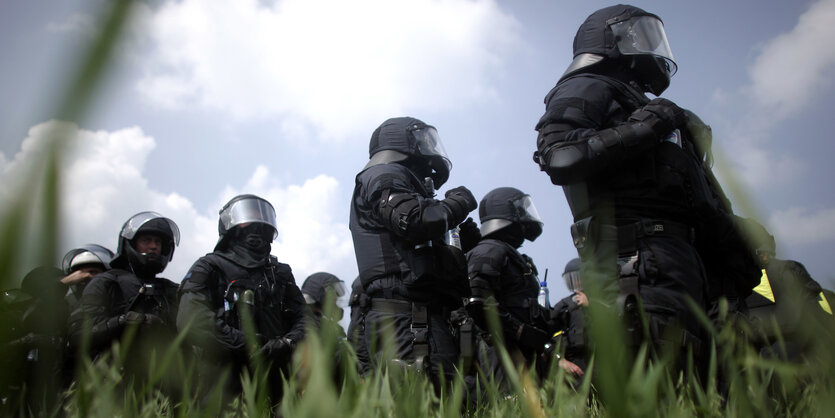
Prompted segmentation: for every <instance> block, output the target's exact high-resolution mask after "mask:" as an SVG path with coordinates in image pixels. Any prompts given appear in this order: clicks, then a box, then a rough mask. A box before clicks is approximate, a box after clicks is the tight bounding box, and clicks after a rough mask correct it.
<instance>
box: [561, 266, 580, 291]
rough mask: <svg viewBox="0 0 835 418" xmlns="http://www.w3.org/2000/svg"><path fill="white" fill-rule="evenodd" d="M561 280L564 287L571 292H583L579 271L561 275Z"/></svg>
mask: <svg viewBox="0 0 835 418" xmlns="http://www.w3.org/2000/svg"><path fill="white" fill-rule="evenodd" d="M562 279H563V280H565V287H567V288H568V290H570V291H572V292H579V291H582V290H583V282H582V281H581V280H580V271H579V270H575V271H567V272H565V273H563V275H562Z"/></svg>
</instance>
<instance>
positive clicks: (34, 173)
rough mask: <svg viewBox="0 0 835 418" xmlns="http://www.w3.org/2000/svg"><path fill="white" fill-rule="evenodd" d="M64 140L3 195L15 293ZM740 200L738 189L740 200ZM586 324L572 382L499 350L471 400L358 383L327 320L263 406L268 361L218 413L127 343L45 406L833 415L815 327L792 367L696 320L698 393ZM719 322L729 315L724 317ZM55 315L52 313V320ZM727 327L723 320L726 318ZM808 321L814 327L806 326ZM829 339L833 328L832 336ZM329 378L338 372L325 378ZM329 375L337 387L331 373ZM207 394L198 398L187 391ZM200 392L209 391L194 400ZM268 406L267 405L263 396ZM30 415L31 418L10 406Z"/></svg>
mask: <svg viewBox="0 0 835 418" xmlns="http://www.w3.org/2000/svg"><path fill="white" fill-rule="evenodd" d="M133 4H134V3H133V2H132V1H129V0H117V1H113V2H109V3H108V4H107V7H108V9H107V10H105V12H104V13H103V16H104V17H103V19H102V22H103V25H102V30H101V32H100V34H99V36H98V37H97V38H96V40H95V41H94V42H93V43H92V44H91V45H90V48H89V50H88V51H87V52H86V53H85V54H83V55H82V57H83V58H82V59H81V60H80V62H79V63H78V69H77V71H76V73H75V75H74V76H73V77H72V78H71V80H70V82H69V84H68V87H67V88H66V92H65V94H64V95H63V96H62V98H61V99H60V100H58V105H57V107H56V109H55V114H56V115H59V116H60V117H62V118H64V119H67V120H72V121H76V122H79V123H80V122H82V121H83V119H84V116H85V114H86V111H87V109H89V104H90V102H91V100H92V99H93V98H94V97H95V94H96V92H97V89H98V87H99V85H100V83H101V80H102V77H103V75H104V74H105V73H106V71H107V68H108V65H109V62H110V56H111V55H112V54H113V51H114V49H115V48H116V47H117V45H118V40H119V38H120V35H121V33H122V32H123V30H124V27H125V22H127V21H128V19H129V18H130V14H131V11H132V7H133ZM71 145H72V138H68V137H66V136H64V135H62V134H61V133H60V132H55V133H54V134H53V135H51V136H50V140H49V141H48V143H47V146H46V147H45V148H44V150H43V152H42V153H41V159H40V161H37V163H36V164H34V165H33V166H32V167H31V170H30V172H29V175H27V177H26V178H25V179H24V180H23V183H22V186H21V187H19V189H18V191H17V193H16V194H14V196H13V198H12V199H10V200H8V201H5V202H3V206H4V208H3V212H2V214H0V254H3V257H0V285H1V286H2V288H10V287H14V286H16V285H17V283H18V282H19V278H20V277H22V275H23V274H24V273H25V272H24V271H22V266H24V265H29V264H31V260H33V259H34V260H36V261H37V262H38V264H40V265H48V264H51V263H53V261H54V260H56V255H57V243H58V242H59V238H60V237H59V236H58V231H60V225H59V220H58V214H59V212H60V207H61V206H60V205H61V202H60V199H59V190H60V178H61V161H60V158H59V157H60V155H62V154H63V152H62V150H64V148H65V147H67V146H71ZM739 193H741V192H739ZM591 315H592V316H594V317H595V324H597V329H596V331H595V333H594V336H595V338H597V341H598V343H597V347H598V351H597V353H596V357H595V358H593V359H592V362H591V363H590V367H589V370H588V373H587V376H592V375H593V376H594V379H584V380H583V381H582V382H580V383H579V384H576V385H572V384H570V380H571V378H570V377H568V376H566V375H565V373H564V372H563V371H562V370H561V369H559V368H557V367H551V369H550V371H549V372H548V374H547V375H546V376H544V377H543V378H542V379H538V378H537V377H535V376H533V375H532V374H531V373H530V372H529V371H527V370H524V369H518V370H517V369H515V368H513V367H512V365H511V362H510V358H509V356H508V355H507V353H505V352H502V353H501V356H502V358H503V361H504V364H505V365H506V366H508V371H507V374H508V381H509V389H508V390H505V389H504V388H500V387H499V386H498V385H497V384H496V383H495V382H493V381H492V380H491V379H489V378H485V379H482V380H481V381H480V384H481V385H482V386H481V387H480V392H479V393H480V394H479V396H478V398H477V399H473V400H471V401H469V402H468V401H466V399H467V393H468V391H467V389H466V388H465V385H464V380H463V376H460V374H459V375H458V376H456V378H454V379H452V381H450V382H446V384H444V385H443V389H442V390H440V391H436V390H434V388H433V385H432V383H431V382H430V381H429V379H427V377H426V376H425V375H423V374H421V373H416V372H414V371H410V370H404V369H401V368H397V367H380V368H377V369H376V370H374V372H373V373H371V374H370V375H368V376H360V375H359V374H358V373H357V372H356V367H355V366H356V358H355V355H354V353H353V351H352V349H351V347H350V346H349V345H347V344H346V343H345V342H344V341H343V340H341V339H340V338H341V334H340V333H339V332H338V329H337V328H336V327H337V326H338V325H337V324H336V323H335V322H329V321H325V322H324V323H323V326H322V328H321V329H319V330H317V331H315V332H312V333H310V335H309V336H308V338H307V340H306V341H305V342H304V343H302V344H301V345H300V346H299V347H298V349H297V351H296V354H295V357H294V360H293V365H294V366H293V368H292V370H293V371H292V373H291V374H290V375H288V376H286V380H285V389H284V394H283V397H282V399H281V400H280V402H275V403H274V404H271V403H270V401H269V398H268V397H267V394H268V393H269V391H268V390H267V388H265V384H266V383H265V382H266V379H265V371H266V370H265V367H266V366H265V365H263V364H262V365H261V366H260V367H256V368H255V370H252V371H251V372H248V373H245V374H244V375H243V376H241V377H239V376H231V375H230V376H228V378H241V379H242V381H243V385H242V386H243V392H242V394H241V396H240V397H238V398H236V399H233V400H231V402H230V403H228V404H222V403H221V402H219V400H220V399H221V398H220V391H219V387H220V386H219V384H218V382H204V381H200V380H199V376H198V375H197V374H196V371H195V366H194V364H193V362H190V361H189V356H188V355H187V354H185V353H188V350H187V347H183V340H182V338H177V339H176V340H174V341H171V342H170V344H169V346H168V347H163V348H162V349H161V350H160V351H159V355H158V356H157V357H154V358H153V359H152V360H151V362H150V363H149V364H148V366H147V376H144V378H143V379H139V380H130V379H128V378H127V376H126V375H124V374H123V373H122V369H123V367H124V366H125V365H126V364H127V363H128V362H131V361H134V359H132V358H130V357H129V354H128V353H129V348H130V347H129V346H130V344H131V341H129V339H128V340H125V341H122V342H119V343H117V344H115V345H114V346H113V349H112V350H111V352H110V353H109V354H108V355H105V356H103V357H102V358H100V359H98V360H97V361H95V362H93V361H92V360H90V359H89V358H86V359H83V360H82V361H81V362H80V364H79V365H78V370H77V374H76V379H75V381H74V383H73V384H72V386H71V387H70V388H69V389H68V390H67V391H66V392H65V393H63V394H61V399H62V402H61V403H60V404H58V405H55V406H53V407H52V409H51V410H48V411H45V413H46V415H48V416H49V415H51V416H61V415H66V416H79V417H82V416H83V417H95V416H102V417H112V416H137V417H157V416H177V417H192V416H210V417H214V416H248V417H256V416H271V415H273V414H280V415H283V416H346V417H366V416H398V417H421V418H422V417H427V416H437V417H454V416H461V415H471V416H496V417H505V416H534V417H540V416H542V417H544V416H548V417H575V416H601V417H609V416H611V417H619V416H656V415H660V416H673V417H678V416H728V417H749V416H831V415H832V414H833V412H832V411H835V381H834V379H833V371H835V370H833V365H835V354H833V350H832V347H833V345H832V343H833V341H832V340H831V338H830V337H829V336H828V335H829V334H828V333H824V332H820V331H821V330H820V329H814V328H813V329H809V330H808V332H809V333H810V334H812V335H818V336H819V338H818V339H817V341H818V343H817V344H816V345H815V346H814V348H813V350H812V351H811V356H810V359H809V361H807V362H805V363H800V364H790V363H785V362H781V361H779V360H774V359H764V358H762V357H761V356H759V355H758V353H756V352H754V351H753V350H752V349H751V348H750V345H749V344H747V341H746V338H745V337H744V335H743V334H741V333H740V332H739V331H738V328H735V327H731V326H727V327H720V328H714V325H713V324H711V323H710V322H709V321H707V320H706V319H704V321H703V322H704V323H705V325H706V326H707V327H709V328H710V334H711V337H712V338H713V340H712V342H711V344H710V347H709V348H710V350H709V353H710V356H709V359H707V360H706V361H709V365H708V367H707V368H706V369H707V370H708V374H707V376H706V378H705V379H704V380H705V382H706V383H705V384H702V383H701V382H700V381H699V380H698V379H697V378H696V377H695V376H693V375H692V374H686V373H684V374H671V373H670V370H672V369H671V368H670V367H668V366H669V363H670V362H671V361H672V357H673V356H674V355H680V354H681V353H662V355H661V356H660V358H659V359H657V360H656V361H652V362H650V361H648V360H647V355H646V351H645V350H643V351H640V352H639V353H638V355H637V359H638V360H637V361H635V362H633V361H632V357H631V356H628V355H627V354H626V350H625V344H624V338H623V335H622V332H621V331H620V328H619V324H618V320H617V318H616V317H615V316H614V315H612V313H611V312H609V311H605V310H604V311H600V312H596V313H595V312H592V313H591ZM726 315H727V313H726ZM59 319H60V318H59ZM730 320H731V318H728V319H727V321H726V322H730ZM810 326H813V325H812V324H810ZM829 331H830V332H831V330H829ZM337 369H338V370H339V372H335V370H337ZM172 375H174V376H178V377H179V380H177V382H178V383H177V385H178V390H177V391H175V392H177V393H175V394H172V392H171V391H166V390H164V385H160V383H161V382H162V381H163V380H164V379H165V378H166V377H167V376H172ZM335 376H336V377H337V378H335ZM201 387H202V388H203V389H205V391H204V392H198V388H201ZM198 393H201V394H205V393H208V395H198ZM274 401H275V400H274ZM14 413H16V414H19V415H28V414H29V411H26V410H19V411H14Z"/></svg>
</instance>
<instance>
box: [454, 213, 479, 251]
mask: <svg viewBox="0 0 835 418" xmlns="http://www.w3.org/2000/svg"><path fill="white" fill-rule="evenodd" d="M458 228H459V229H460V231H459V233H458V236H459V237H461V250H462V251H464V252H465V253H466V252H467V251H470V250H472V249H473V248H474V247H475V246H476V245H477V244H478V242H479V241H481V231H479V229H478V224H476V223H475V221H474V220H473V218H467V220H466V221H464V222H461V224H460V225H458Z"/></svg>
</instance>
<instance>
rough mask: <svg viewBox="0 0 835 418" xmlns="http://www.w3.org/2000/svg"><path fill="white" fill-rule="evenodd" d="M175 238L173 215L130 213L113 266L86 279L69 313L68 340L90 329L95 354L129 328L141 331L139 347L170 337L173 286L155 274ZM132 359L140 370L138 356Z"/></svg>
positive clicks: (166, 259) (162, 266)
mask: <svg viewBox="0 0 835 418" xmlns="http://www.w3.org/2000/svg"><path fill="white" fill-rule="evenodd" d="M179 242H180V230H179V228H178V227H177V224H175V223H174V221H172V220H171V219H168V218H166V217H164V216H162V215H160V214H158V213H156V212H140V213H137V214H136V215H134V216H132V217H130V219H128V220H127V222H125V224H124V225H123V226H122V230H121V231H120V233H119V244H118V249H117V251H116V257H115V258H114V259H113V260H111V261H110V266H111V267H112V269H111V270H108V271H106V272H104V273H102V274H99V275H97V276H96V277H94V278H93V279H92V280H90V283H89V284H87V286H86V287H85V288H84V293H83V294H82V296H81V301H80V302H79V305H78V307H77V308H76V309H75V311H73V313H72V315H70V320H69V321H70V322H69V324H70V333H71V336H70V338H71V341H72V342H73V343H74V344H75V345H76V346H77V345H78V344H80V343H81V342H82V339H83V338H88V337H87V334H88V333H89V347H90V354H91V356H93V357H95V356H96V355H98V354H99V353H101V352H102V351H103V350H105V349H106V348H108V347H110V345H111V344H112V343H113V342H115V341H117V340H119V339H121V337H122V334H123V333H124V332H125V330H126V329H127V328H128V327H138V329H139V330H140V331H139V332H140V333H141V337H140V338H137V339H136V340H135V341H136V342H135V343H134V346H141V347H139V348H137V350H138V351H137V352H146V350H145V349H150V348H157V347H160V344H164V343H166V342H169V341H171V339H172V338H173V336H174V335H175V334H176V331H177V330H176V327H175V325H174V318H175V315H176V313H177V285H176V284H175V283H174V282H172V281H170V280H168V279H165V278H162V277H157V274H159V273H161V272H162V271H163V270H165V267H166V266H167V265H168V262H169V261H171V259H172V258H173V257H174V247H175V246H177V245H178V244H179ZM88 327H89V328H88ZM131 363H132V365H135V366H136V368H137V370H136V371H138V372H141V371H144V367H145V364H143V361H142V360H138V361H133V362H131ZM126 366H127V365H126Z"/></svg>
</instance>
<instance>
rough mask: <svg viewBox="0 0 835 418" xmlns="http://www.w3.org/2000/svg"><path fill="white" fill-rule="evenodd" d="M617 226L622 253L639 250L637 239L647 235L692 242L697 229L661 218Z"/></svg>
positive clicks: (619, 248)
mask: <svg viewBox="0 0 835 418" xmlns="http://www.w3.org/2000/svg"><path fill="white" fill-rule="evenodd" d="M610 228H611V227H610ZM616 228H617V237H618V252H619V253H620V254H631V253H634V252H636V251H638V245H637V241H638V240H639V239H641V238H645V237H653V236H667V237H678V238H681V239H683V240H685V241H687V242H689V243H691V244H692V243H693V241H694V240H695V238H696V234H695V231H694V229H693V228H692V227H690V226H688V225H685V224H680V223H678V222H672V221H666V220H659V219H641V220H640V221H638V222H635V223H631V224H626V225H621V226H618V227H616Z"/></svg>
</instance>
